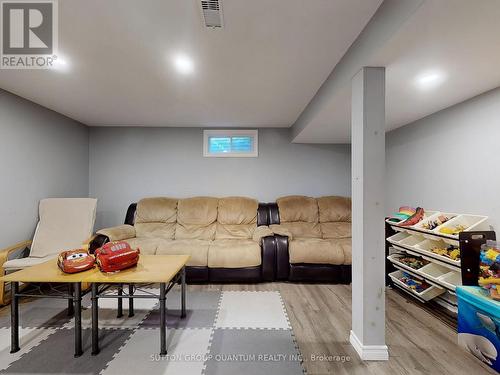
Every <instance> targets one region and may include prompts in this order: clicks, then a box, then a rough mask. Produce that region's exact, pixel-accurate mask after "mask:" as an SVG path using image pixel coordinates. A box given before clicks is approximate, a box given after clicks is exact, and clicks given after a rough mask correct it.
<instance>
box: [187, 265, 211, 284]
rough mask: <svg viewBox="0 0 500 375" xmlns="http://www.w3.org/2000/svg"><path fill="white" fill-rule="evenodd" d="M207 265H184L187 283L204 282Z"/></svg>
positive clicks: (206, 274) (205, 280)
mask: <svg viewBox="0 0 500 375" xmlns="http://www.w3.org/2000/svg"><path fill="white" fill-rule="evenodd" d="M207 281H208V267H186V282H187V283H188V284H196V283H206V282H207Z"/></svg>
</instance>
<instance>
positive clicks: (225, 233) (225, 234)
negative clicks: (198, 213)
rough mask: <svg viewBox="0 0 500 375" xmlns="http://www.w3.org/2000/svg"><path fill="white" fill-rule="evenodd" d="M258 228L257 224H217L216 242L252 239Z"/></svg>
mask: <svg viewBox="0 0 500 375" xmlns="http://www.w3.org/2000/svg"><path fill="white" fill-rule="evenodd" d="M256 227H257V225H256V224H221V223H217V225H216V230H215V239H216V240H230V239H247V240H248V239H250V238H252V236H253V232H254V231H255V228H256Z"/></svg>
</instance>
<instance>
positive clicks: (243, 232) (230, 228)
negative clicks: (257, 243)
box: [215, 197, 259, 240]
mask: <svg viewBox="0 0 500 375" xmlns="http://www.w3.org/2000/svg"><path fill="white" fill-rule="evenodd" d="M258 206H259V202H257V201H256V200H255V199H251V198H244V197H227V198H221V199H219V206H218V209H217V212H218V213H217V227H216V231H215V239H217V240H221V239H238V238H240V239H241V238H244V239H250V238H252V235H253V232H254V231H255V228H256V226H257V208H258Z"/></svg>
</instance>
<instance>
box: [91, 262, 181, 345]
mask: <svg viewBox="0 0 500 375" xmlns="http://www.w3.org/2000/svg"><path fill="white" fill-rule="evenodd" d="M188 260H189V255H141V256H140V258H139V263H138V264H137V266H136V267H132V268H129V269H127V270H123V271H120V272H117V273H111V274H105V273H102V272H100V271H98V270H95V272H88V271H87V272H85V273H86V274H87V273H88V274H87V275H86V276H85V278H84V279H85V281H86V282H88V283H91V284H92V354H93V355H96V354H98V353H99V328H98V323H99V322H98V321H99V316H98V315H99V307H98V302H99V299H100V298H116V299H118V316H121V309H122V300H123V298H128V299H129V316H132V315H134V311H133V300H134V299H135V298H155V299H158V300H159V302H160V355H165V354H167V343H166V342H167V327H166V299H167V293H168V292H169V291H170V290H171V289H172V287H173V286H174V285H175V284H176V283H178V282H180V284H181V318H184V317H185V316H186V269H185V266H186V263H187V262H188ZM151 283H159V284H160V293H159V294H152V293H145V292H143V293H142V294H137V293H134V286H135V285H137V284H151ZM124 284H128V285H129V292H128V294H127V295H125V294H124V292H123V285H124ZM113 285H118V290H117V292H116V293H114V291H110V290H109V288H110V287H111V286H113Z"/></svg>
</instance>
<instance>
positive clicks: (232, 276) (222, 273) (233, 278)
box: [208, 266, 262, 283]
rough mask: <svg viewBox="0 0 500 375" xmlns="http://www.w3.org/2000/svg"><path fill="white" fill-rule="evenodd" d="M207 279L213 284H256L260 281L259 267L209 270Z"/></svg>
mask: <svg viewBox="0 0 500 375" xmlns="http://www.w3.org/2000/svg"><path fill="white" fill-rule="evenodd" d="M208 275H209V276H208V278H209V280H210V282H212V283H213V282H215V283H258V282H261V281H262V275H261V267H260V266H256V267H245V268H209V269H208Z"/></svg>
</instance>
